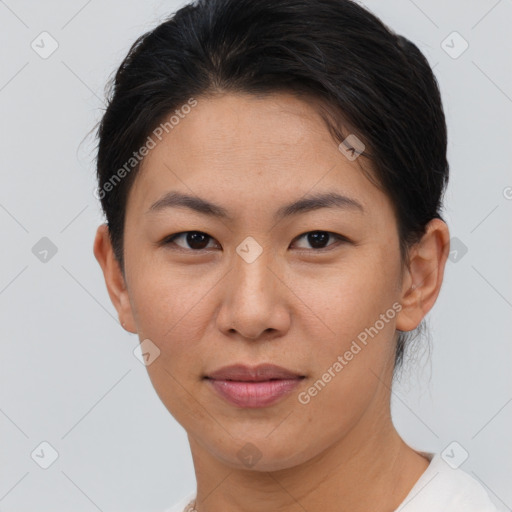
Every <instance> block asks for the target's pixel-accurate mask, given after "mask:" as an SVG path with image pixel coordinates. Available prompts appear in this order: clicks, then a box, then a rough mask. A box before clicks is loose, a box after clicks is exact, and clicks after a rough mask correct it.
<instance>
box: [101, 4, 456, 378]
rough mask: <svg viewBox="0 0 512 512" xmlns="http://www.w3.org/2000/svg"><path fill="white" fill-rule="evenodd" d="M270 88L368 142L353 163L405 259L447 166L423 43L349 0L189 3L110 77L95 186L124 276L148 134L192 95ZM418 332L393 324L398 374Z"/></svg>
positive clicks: (435, 206)
mask: <svg viewBox="0 0 512 512" xmlns="http://www.w3.org/2000/svg"><path fill="white" fill-rule="evenodd" d="M276 92H287V93H290V94H294V95H296V96H297V97H299V98H301V99H304V100H305V101H308V102H311V103H312V104H314V105H315V106H316V107H317V109H318V112H319V113H320V114H321V115H322V118H323V119H324V121H325V122H326V124H327V126H328V128H329V130H330V133H331V135H332V136H333V139H334V140H336V142H341V141H343V140H344V138H345V137H346V135H347V134H348V133H350V134H355V135H356V137H357V138H358V139H360V140H361V141H362V142H363V143H364V145H365V151H364V153H363V154H362V155H361V156H362V157H364V158H366V159H367V161H370V162H371V163H372V165H371V168H372V173H371V174H367V173H366V171H365V169H364V168H363V166H362V165H360V167H361V170H362V172H365V174H367V176H368V178H369V179H371V180H372V181H374V183H375V184H376V185H377V186H379V188H381V189H382V190H383V191H384V192H385V193H386V194H387V195H388V197H389V198H390V199H391V203H392V205H393V208H394V212H395V216H396V219H397V227H398V233H399V240H400V255H401V262H402V265H406V264H408V249H409V248H410V247H411V245H412V244H414V243H416V242H417V241H419V240H420V239H421V237H422V235H423V234H424V233H425V228H426V225H427V223H428V222H429V221H430V220H432V219H434V218H439V219H442V217H441V213H440V210H441V208H442V198H443V194H444V191H445V188H446V186H447V183H448V170H449V166H448V162H447V158H446V151H447V130H446V122H445V117H444V112H443V107H442V102H441V95H440V91H439V87H438V83H437V81H436V78H435V76H434V75H433V72H432V69H431V68H430V66H429V64H428V62H427V60H426V58H425V57H424V55H423V54H422V53H421V51H420V50H419V49H418V48H417V47H416V46H415V45H414V44H413V43H412V42H411V41H409V40H408V39H406V38H405V37H403V36H400V35H397V34H396V33H395V32H393V31H392V30H391V29H390V28H388V27H387V26H386V25H385V24H384V23H383V22H382V21H381V20H379V19H378V18H377V17H376V16H375V15H373V14H372V13H371V12H369V11H368V10H366V9H365V8H364V7H361V6H360V5H359V4H357V3H356V2H354V1H351V0H315V1H314V2H312V1H311V0H197V1H195V2H192V3H190V4H188V5H186V6H184V7H182V8H181V9H179V10H178V11H176V12H175V13H174V14H173V15H171V16H170V17H168V18H167V19H166V20H165V21H164V22H162V23H161V24H160V25H158V26H156V28H154V29H153V30H150V31H148V32H146V33H145V34H143V35H141V36H140V37H139V38H138V39H137V40H136V41H135V42H134V43H133V45H132V46H131V48H130V50H129V51H128V54H127V55H126V57H125V58H124V60H123V61H122V63H121V65H120V67H119V69H118V70H117V71H116V73H115V76H113V77H112V78H111V79H110V80H109V82H108V83H107V90H106V94H107V106H106V110H105V112H104V115H103V117H102V119H101V121H100V123H99V128H98V131H97V138H98V147H97V149H98V151H97V178H98V190H97V191H98V197H99V198H100V199H101V205H102V208H103V211H104V213H105V216H106V219H107V224H108V228H109V236H110V240H111V243H112V246H113V250H114V254H115V257H116V259H117V261H118V263H119V265H120V269H121V271H122V272H123V274H124V260H123V231H124V221H125V213H126V211H125V210H126V202H127V197H128V193H129V191H130V188H131V186H132V184H133V181H134V179H135V177H136V175H137V172H138V170H139V168H140V161H139V160H138V159H137V160H135V159H134V158H133V157H134V155H135V152H136V151H137V150H139V149H140V148H141V147H142V146H143V145H144V143H145V141H146V140H149V139H148V136H149V135H150V134H151V133H152V132H153V131H154V130H155V128H156V127H158V126H159V125H161V123H162V122H163V120H164V119H165V118H166V116H169V115H170V114H171V113H173V112H175V111H176V109H179V108H183V106H184V105H187V104H191V99H194V98H200V97H212V96H213V97H214V96H215V95H219V94H227V93H234V94H236V93H246V94H253V95H259V96H265V95H267V94H271V93H276ZM312 100H313V101H312ZM194 101H197V100H194ZM183 111H184V110H183ZM168 124H169V123H167V126H168ZM166 131H168V130H167V128H166ZM358 161H359V160H358ZM127 162H130V166H131V168H128V169H127V165H126V164H127ZM123 169H124V172H122V170H123ZM121 177H122V179H121ZM442 220H443V219H442ZM422 325H423V322H422V324H420V326H419V327H418V329H419V328H420V327H421V326H422ZM418 329H416V330H415V331H411V332H407V333H406V332H402V331H397V333H396V351H395V373H396V369H397V368H398V367H400V366H401V365H402V361H403V358H404V351H405V347H406V345H408V344H409V341H410V339H409V338H410V337H411V335H412V334H413V333H415V332H416V334H417V333H418Z"/></svg>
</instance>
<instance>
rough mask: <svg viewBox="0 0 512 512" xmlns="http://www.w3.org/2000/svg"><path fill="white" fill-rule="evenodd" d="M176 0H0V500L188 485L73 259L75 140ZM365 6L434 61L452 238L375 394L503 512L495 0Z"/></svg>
mask: <svg viewBox="0 0 512 512" xmlns="http://www.w3.org/2000/svg"><path fill="white" fill-rule="evenodd" d="M183 4H184V2H174V1H167V2H164V1H145V2H141V1H134V0H130V1H126V0H125V1H122V2H121V1H119V0H116V1H114V0H111V1H107V2H100V1H99V0H92V1H88V2H87V1H84V0H72V1H67V2H56V1H41V2H36V1H28V0H6V1H0V38H1V45H0V47H1V52H2V53H1V55H2V60H1V67H0V109H1V130H2V131H1V148H2V152H1V167H0V169H1V188H0V229H1V233H2V241H3V243H2V249H1V267H0V314H1V321H0V334H1V343H2V356H1V357H0V379H1V381H0V461H1V462H0V510H2V511H4V512H7V511H27V512H28V511H30V512H32V511H34V510H38V511H40V512H46V511H48V512H49V511H52V512H58V511H69V510H74V511H76V512H81V511H84V512H89V511H94V510H101V511H105V512H106V511H126V512H128V511H142V510H144V511H158V510H162V509H164V508H165V507H167V506H169V505H171V504H173V503H174V502H175V501H177V500H178V499H179V498H181V497H182V496H183V495H184V494H187V493H188V492H190V491H193V490H194V489H195V479H194V473H193V466H192V462H191V457H190V453H189V448H188V442H187V438H186V435H185V432H184V430H183V429H182V428H181V426H179V425H178V424H177V423H176V422H175V420H174V419H173V418H172V417H171V416H170V414H169V413H168V412H167V410H166V409H165V408H164V406H163V405H162V404H161V402H160V401H159V399H158V397H157V395H156V393H155V392H154V390H153V388H152V386H151V383H150V381H149V377H148V376H147V372H146V369H145V367H144V366H143V365H142V364H141V363H140V362H139V361H138V360H137V359H136V357H134V354H133V350H134V348H136V347H137V345H138V339H137V337H136V336H135V335H131V334H128V333H126V332H125V331H124V330H123V329H122V328H121V326H120V325H119V323H118V320H117V316H116V313H115V310H114V308H113V306H112V305H111V303H110V300H109V297H108V294H107V291H106V288H105V285H104V281H103V277H102V274H101V272H100V267H99V265H98V264H97V262H96V260H95V259H94V256H93V253H92V243H93V238H94V234H95V229H96V227H97V225H98V224H100V223H101V222H103V218H102V215H101V213H100V210H99V205H98V202H97V201H96V199H95V198H94V196H93V190H94V161H93V159H94V146H95V141H94V138H93V137H92V135H91V136H89V137H86V135H87V133H88V132H89V131H90V130H91V129H92V128H93V127H94V125H95V124H96V122H97V121H98V120H99V119H100V116H101V113H102V108H103V97H104V95H103V90H104V85H105V83H106V81H107V79H108V77H109V76H110V74H111V73H112V72H113V71H114V70H115V69H116V68H117V66H118V65H119V64H120V62H121V59H122V58H123V57H124V55H125V54H126V52H127V50H128V48H129V46H130V45H131V43H132V42H133V41H134V40H135V39H136V37H137V36H139V35H140V34H142V33H143V32H145V31H146V30H148V29H150V28H152V27H154V26H155V25H156V24H158V23H159V22H160V21H161V20H162V19H163V17H164V16H166V15H167V14H169V13H171V12H172V11H174V10H175V9H176V8H178V7H179V6H181V5H183ZM365 4H366V5H367V6H368V7H370V8H371V10H373V11H374V12H375V13H376V14H377V15H379V16H380V17H381V18H382V19H383V20H384V21H385V22H386V23H388V24H389V25H390V26H391V27H392V28H393V29H395V30H396V31H398V32H399V33H402V34H404V35H405V36H407V37H409V38H410V39H412V40H413V41H414V42H415V43H416V44H417V45H418V46H419V47H420V49H421V50H422V51H423V52H424V53H425V54H426V55H427V57H428V59H429V61H430V63H431V64H432V66H434V67H435V73H436V75H437V77H438V80H439V82H440V86H441V89H442V94H443V100H444V104H445V109H446V115H447V120H448V125H449V159H450V164H451V177H450V186H449V188H448V193H447V195H446V220H447V222H448V225H449V227H450V231H451V235H452V237H457V238H458V239H459V240H460V243H462V244H464V245H465V246H466V247H467V253H466V254H463V253H462V252H459V253H458V256H457V258H454V257H455V255H452V258H454V259H456V261H449V262H448V264H447V267H446V276H445V282H444V284H443V288H442V291H441V294H440V296H439V299H438V301H437V303H436V305H435V307H434V309H433V310H432V312H431V313H430V314H429V315H428V317H427V318H428V321H429V325H430V328H431V331H430V332H431V336H432V344H433V353H432V354H431V363H430V362H429V361H428V358H427V355H428V354H425V357H423V359H421V360H420V361H418V362H417V363H415V364H412V363H411V364H412V365H411V366H410V371H409V372H406V373H405V375H404V377H403V379H402V383H400V385H396V386H395V388H394V394H393V415H394V420H395V423H396V425H397V428H398V430H399V431H400V432H401V434H402V435H403V437H404V438H405V440H406V441H407V442H409V444H411V445H412V446H414V447H416V448H418V449H423V450H426V451H442V450H444V449H445V448H446V447H447V446H448V445H450V443H452V442H453V441H456V442H458V443H459V444H460V445H461V446H462V447H464V449H465V450H467V452H468V453H469V458H468V459H467V461H466V462H465V463H464V464H463V465H462V466H461V467H462V468H463V469H464V470H465V471H468V472H469V473H470V474H472V475H473V476H475V478H478V479H479V480H480V481H481V482H482V483H483V484H484V485H485V486H486V487H487V489H488V490H489V493H490V494H491V496H492V498H493V500H494V501H495V502H496V504H497V505H498V507H499V508H500V510H510V509H511V507H512V488H511V486H510V483H511V477H512V442H511V436H510V432H512V429H511V424H512V376H511V372H510V366H511V361H512V357H511V356H512V348H511V347H512V344H511V343H510V341H511V335H510V333H511V329H512V286H511V284H512V275H511V274H512V267H511V261H512V241H511V240H512V237H511V234H512V231H511V227H512V223H511V217H512V199H510V198H511V197H512V189H511V188H508V189H507V187H512V172H511V168H512V167H511V163H512V162H511V160H512V159H511V150H510V148H511V146H512V142H511V137H512V123H511V114H512V59H511V55H512V37H511V33H510V30H511V29H510V27H511V26H512V1H511V0H501V1H496V0H480V1H476V0H474V1H467V0H457V1H449V2H447V1H439V0H436V1H427V0H416V1H415V2H413V1H412V0H393V1H387V2H379V1H377V0H371V1H370V0H369V1H367V2H365ZM43 31H47V32H49V33H50V34H51V36H52V37H53V38H54V39H55V40H56V41H57V42H58V45H59V46H58V49H57V50H56V51H55V53H53V54H52V55H51V56H50V57H49V58H47V59H42V58H41V57H40V56H39V55H38V54H37V53H36V52H35V51H34V50H33V49H32V48H31V42H32V41H33V40H34V39H36V38H37V37H38V35H39V34H40V33H41V32H43ZM453 31H457V32H459V33H460V34H461V35H462V37H463V38H464V39H465V40H467V42H468V43H469V48H468V49H467V50H466V51H465V52H464V53H463V54H462V55H460V56H459V57H458V58H457V59H453V58H452V57H450V56H449V55H448V54H447V53H446V52H445V51H444V50H443V49H442V47H441V43H442V41H443V40H445V39H446V37H447V36H448V35H449V34H451V33H452V32H453ZM450 41H451V40H450V39H449V40H448V44H450V45H451V46H454V48H453V49H452V51H456V50H457V49H459V48H461V47H460V43H459V42H457V41H455V42H454V43H451V42H450ZM36 42H37V39H36ZM47 48H48V47H47ZM507 191H508V192H507ZM507 197H508V199H507ZM42 237H48V238H49V239H50V240H51V241H52V242H53V243H54V244H55V245H56V247H57V249H58V251H57V253H56V254H55V255H54V256H53V257H52V258H50V259H49V261H47V262H46V263H43V262H41V261H40V260H39V259H38V258H37V257H36V256H35V255H34V254H33V252H32V248H33V246H34V245H35V244H36V243H37V242H38V241H39V240H40V239H41V238H42ZM457 243H458V242H457ZM460 243H459V245H460ZM423 343H426V341H425V340H424V341H423ZM43 441H46V442H48V443H50V444H51V445H52V446H53V447H54V448H55V449H56V450H57V452H58V458H57V460H56V461H55V462H54V463H53V464H52V465H51V466H50V467H49V468H48V469H42V468H41V467H39V465H38V464H37V463H36V462H35V461H34V460H33V459H32V457H31V453H32V452H33V451H34V450H35V449H37V448H38V447H39V445H40V443H41V442H43ZM457 450H459V452H458V453H459V454H460V450H461V448H458V447H457ZM38 453H40V452H38ZM47 454H48V451H46V455H47ZM46 455H45V456H46ZM39 460H42V458H41V459H39Z"/></svg>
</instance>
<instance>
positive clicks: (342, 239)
mask: <svg viewBox="0 0 512 512" xmlns="http://www.w3.org/2000/svg"><path fill="white" fill-rule="evenodd" d="M189 233H198V234H200V235H206V236H207V237H208V238H209V239H211V240H214V238H213V237H211V236H210V235H208V234H207V233H204V232H203V231H181V232H180V233H175V234H173V235H169V236H167V237H165V238H164V239H163V240H162V242H161V245H164V246H169V245H175V246H177V247H178V249H177V250H180V249H181V250H183V251H187V252H196V253H200V252H203V251H207V250H208V249H186V248H184V247H181V246H179V245H177V244H176V243H175V242H174V240H175V239H176V238H179V237H180V236H183V235H187V234H189ZM310 233H326V234H328V235H330V237H332V238H335V239H336V240H338V242H339V243H338V244H336V243H335V244H330V245H328V246H327V247H322V248H320V249H300V250H302V251H304V250H305V251H314V252H325V251H329V250H332V247H333V246H334V247H338V246H339V245H340V243H343V242H350V240H349V239H348V238H347V237H345V236H343V235H338V234H337V233H333V232H331V231H322V230H314V231H306V232H305V233H302V234H301V235H299V236H297V237H296V238H295V239H294V240H299V239H301V238H302V237H304V236H306V235H309V234H310Z"/></svg>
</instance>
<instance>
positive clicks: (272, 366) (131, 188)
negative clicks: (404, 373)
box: [94, 0, 496, 512]
mask: <svg viewBox="0 0 512 512" xmlns="http://www.w3.org/2000/svg"><path fill="white" fill-rule="evenodd" d="M112 85H113V87H112V90H111V94H110V98H109V104H108V108H107V110H106V112H105V114H104V117H103V119H102V121H101V125H100V128H99V131H98V137H99V146H98V159H97V170H98V180H99V182H98V197H99V198H100V199H101V203H102V207H103V209H104V212H105V215H106V218H107V223H106V224H104V225H102V226H100V227H99V228H98V232H97V236H96V240H95V243H94V253H95V256H96V258H97V259H98V261H99V263H100V265H101V267H102V269H103V272H104V276H105V281H106V285H107V287H108V291H109V294H110V297H111V300H112V302H113V304H114V306H115V307H116V309H117V311H118V314H119V318H120V320H121V322H122V325H123V326H124V328H125V329H126V330H127V331H129V332H132V333H137V334H138V336H139V339H140V341H141V346H142V352H143V353H144V358H145V363H146V365H147V369H148V372H149V376H150V378H151V381H152V383H153V385H154V387H155V390H156V392H157V393H158V395H159V397H160V399H161V400H162V402H163V404H164V405H165V406H166V407H167V409H168V410H169V412H170V413H171V414H172V415H173V416H174V418H175V419H176V420H177V421H178V422H179V423H180V424H181V425H182V426H183V428H184V429H185V430H186V432H187V434H188V439H189V442H190V449H191V453H192V457H193V461H194V467H195V473H196V479H197V490H196V491H195V492H193V493H191V494H189V495H188V496H185V498H184V500H183V501H182V502H181V503H178V504H177V505H176V506H175V507H174V508H173V509H172V510H173V511H176V512H178V511H179V512H181V511H182V510H184V508H186V509H187V510H189V511H191V510H196V511H197V512H232V511H233V512H235V511H244V512H257V511H268V510H273V511H283V512H288V511H290V512H291V511H299V510H307V511H308V512H316V511H320V510H322V511H323V510H329V511H334V510H350V511H351V512H360V511H365V512H367V511H368V510H373V511H378V512H390V511H395V510H404V511H407V512H412V511H416V512H417V511H424V510H428V511H429V512H435V511H443V512H447V511H450V512H455V511H462V510H463V511H464V512H471V511H477V510H478V511H479V512H482V511H492V510H496V509H495V508H494V506H493V504H492V503H491V501H490V499H489V497H488V496H487V494H486V492H485V491H484V489H483V487H481V486H480V484H478V483H477V482H476V480H474V479H473V478H472V477H470V476H469V475H468V474H466V473H464V472H463V471H462V470H461V469H454V468H453V467H454V466H453V465H452V467H450V466H449V460H448V459H447V457H446V456H441V454H434V453H427V452H423V451H419V450H415V449H413V448H412V447H410V446H408V445H407V443H405V442H404V441H403V440H402V438H401V437H400V435H399V434H398V432H397V431H396V429H395V428H394V426H393V423H392V420H391V415H390V393H391V385H392V381H393V376H394V374H395V373H396V371H397V370H398V369H399V368H400V365H401V363H402V358H403V353H404V348H405V346H406V344H407V342H408V339H407V334H408V333H411V332H414V330H415V329H416V328H418V326H420V325H422V320H423V318H424V317H425V315H426V314H427V313H428V311H429V310H430V309H431V308H432V307H433V305H434V303H435V301H436V298H437V296H438V294H439V291H440V288H441V285H442V281H443V274H444V268H445V263H446V260H447V256H448V253H449V239H450V237H449V230H448V227H447V225H446V223H445V222H444V221H443V219H442V217H441V213H440V212H441V207H442V198H443V193H444V190H445V187H446V184H447V181H448V163H447V160H446V144H447V140H446V139H447V135H446V124H445V118H444V114H443V108H442V103H441V98H440V93H439V89H438V86H437V82H436V80H435V78H434V76H433V74H432V71H431V69H430V67H429V65H428V63H427V61H426V60H425V58H424V56H423V55H422V54H421V52H420V51H419V50H418V49H417V47H416V46H415V45H414V44H412V43H411V42H410V41H408V40H407V39H405V38H403V37H401V36H398V35H396V34H394V33H393V32H392V31H391V30H390V29H388V28H387V27H386V26H385V25H383V23H382V22H381V21H380V20H378V19H377V18H376V17H375V16H374V15H372V14H371V13H369V12H368V11H367V10H365V9H364V8H362V7H360V6H359V5H358V4H356V3H355V2H352V1H348V0H319V1H315V2H311V1H308V0H200V1H198V2H196V3H194V4H191V5H187V6H185V7H183V8H182V9H180V10H179V11H178V12H177V13H176V14H175V15H174V16H172V17H171V18H169V19H168V20H166V21H165V22H164V23H162V24H161V25H160V26H158V27H156V28H155V29H154V30H152V31H151V32H149V33H147V34H145V35H143V36H141V37H140V38H139V39H138V40H137V41H136V42H135V43H134V45H133V46H132V48H131V50H130V52H129V54H128V56H127V57H126V58H125V60H124V62H123V63H122V65H121V66H120V68H119V70H118V71H117V74H116V76H115V80H114V82H113V84H112ZM455 455H457V454H455ZM447 460H448V462H447Z"/></svg>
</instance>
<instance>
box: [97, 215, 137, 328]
mask: <svg viewBox="0 0 512 512" xmlns="http://www.w3.org/2000/svg"><path fill="white" fill-rule="evenodd" d="M93 250H94V256H96V259H97V260H98V263H99V264H100V266H101V269H102V270H103V277H104V278H105V284H106V285H107V290H108V294H109V295H110V300H111V301H112V304H113V305H114V307H115V308H116V310H117V314H118V316H119V321H120V322H121V325H122V326H123V327H124V329H125V330H127V331H128V332H131V333H136V332H137V329H136V327H135V321H134V317H133V312H132V308H131V303H130V300H129V295H128V290H127V288H126V282H125V278H124V275H123V273H122V272H121V267H120V266H119V262H118V261H117V259H116V257H115V255H114V250H113V248H112V243H111V241H110V236H109V231H108V226H107V224H102V225H101V226H99V227H98V230H97V231H96V238H95V239H94V249H93Z"/></svg>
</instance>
